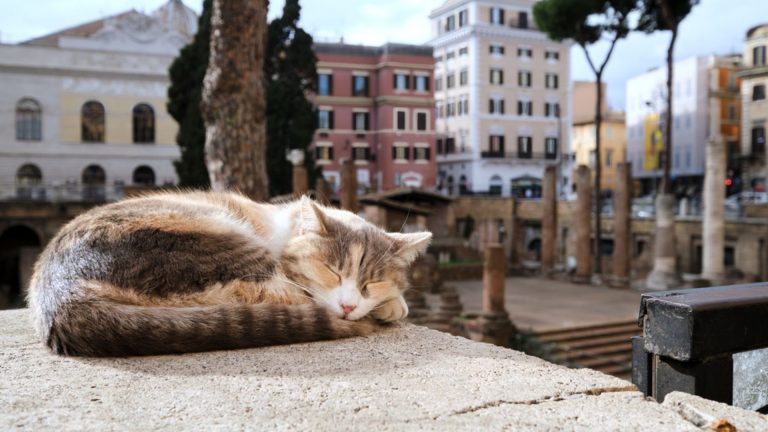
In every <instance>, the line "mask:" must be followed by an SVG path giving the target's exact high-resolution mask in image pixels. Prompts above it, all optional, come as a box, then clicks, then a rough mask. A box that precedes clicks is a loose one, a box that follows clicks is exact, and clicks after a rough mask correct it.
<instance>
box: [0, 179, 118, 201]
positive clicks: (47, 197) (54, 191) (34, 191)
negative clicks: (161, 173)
mask: <svg viewBox="0 0 768 432" xmlns="http://www.w3.org/2000/svg"><path fill="white" fill-rule="evenodd" d="M126 188H128V189H130V188H131V186H124V185H114V184H112V185H98V184H96V185H88V184H82V183H75V182H65V183H40V184H18V183H1V184H0V201H16V202H18V201H23V202H97V203H98V202H110V201H117V200H119V199H122V198H123V197H124V196H125V193H126Z"/></svg>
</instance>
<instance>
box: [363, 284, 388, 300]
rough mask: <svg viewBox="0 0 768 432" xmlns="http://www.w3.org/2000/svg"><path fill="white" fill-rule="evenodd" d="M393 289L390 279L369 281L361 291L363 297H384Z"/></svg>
mask: <svg viewBox="0 0 768 432" xmlns="http://www.w3.org/2000/svg"><path fill="white" fill-rule="evenodd" d="M391 290H392V284H391V283H390V282H388V281H377V282H368V283H366V284H365V285H364V286H363V289H362V290H361V291H360V292H361V293H362V294H363V297H371V296H374V297H383V296H386V295H387V294H388V293H389V291H391Z"/></svg>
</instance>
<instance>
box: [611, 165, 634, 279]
mask: <svg viewBox="0 0 768 432" xmlns="http://www.w3.org/2000/svg"><path fill="white" fill-rule="evenodd" d="M631 208H632V164H631V163H629V162H621V163H619V164H618V165H617V166H616V192H615V194H614V197H613V278H612V285H613V286H615V287H620V288H626V287H628V286H629V276H630V271H631V266H630V258H631V256H632V255H631V249H630V245H631V241H632V240H631V236H632V230H631V224H632V217H631V214H630V212H631Z"/></svg>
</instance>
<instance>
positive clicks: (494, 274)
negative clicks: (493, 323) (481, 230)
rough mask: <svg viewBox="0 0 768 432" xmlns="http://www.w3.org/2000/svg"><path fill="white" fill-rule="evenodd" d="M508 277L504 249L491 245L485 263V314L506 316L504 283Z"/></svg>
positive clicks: (486, 252)
mask: <svg viewBox="0 0 768 432" xmlns="http://www.w3.org/2000/svg"><path fill="white" fill-rule="evenodd" d="M506 276H507V263H506V260H505V259H504V248H503V247H501V245H500V244H498V243H495V244H490V245H488V247H487V248H486V249H485V262H484V263H483V314H485V315H498V314H506V313H507V310H506V307H505V306H504V282H505V279H506Z"/></svg>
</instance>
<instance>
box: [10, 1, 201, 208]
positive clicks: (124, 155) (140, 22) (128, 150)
mask: <svg viewBox="0 0 768 432" xmlns="http://www.w3.org/2000/svg"><path fill="white" fill-rule="evenodd" d="M196 31H197V16H196V14H195V13H194V11H192V10H191V9H189V8H188V7H186V6H185V5H184V4H183V3H182V2H181V0H168V1H167V3H165V4H164V5H163V6H161V7H160V8H158V9H157V10H155V11H154V12H152V13H149V14H144V13H141V12H137V11H135V10H131V11H127V12H124V13H121V14H118V15H115V16H111V17H107V18H104V19H100V20H97V21H93V22H88V23H84V24H82V25H79V26H75V27H72V28H68V29H64V30H61V31H58V32H55V33H52V34H49V35H45V36H42V37H39V38H36V39H32V40H29V41H26V42H22V43H20V44H13V45H9V44H0V83H2V85H0V106H1V107H2V108H1V109H0V113H2V114H1V115H0V199H5V200H7V199H24V200H30V199H32V200H54V201H72V200H95V201H101V200H104V199H107V200H109V199H114V198H118V197H120V196H121V195H122V190H123V187H125V186H130V185H142V186H145V185H163V184H175V183H176V172H175V170H174V167H173V161H174V160H176V159H178V158H179V149H178V147H177V146H176V143H175V136H176V132H177V128H178V127H177V125H176V122H175V121H173V119H172V118H171V117H170V115H169V114H168V113H167V112H166V102H167V92H168V85H169V79H168V67H169V65H170V64H171V62H172V61H173V59H174V58H175V57H176V56H177V55H178V52H179V49H180V48H181V47H182V46H184V45H185V44H186V43H187V42H188V41H189V40H190V39H191V37H192V35H194V33H195V32H196Z"/></svg>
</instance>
